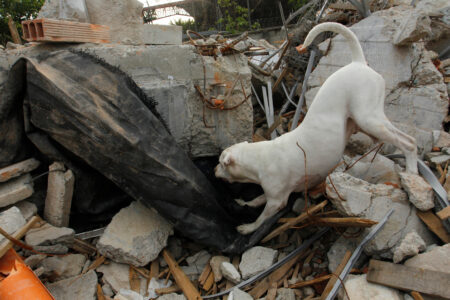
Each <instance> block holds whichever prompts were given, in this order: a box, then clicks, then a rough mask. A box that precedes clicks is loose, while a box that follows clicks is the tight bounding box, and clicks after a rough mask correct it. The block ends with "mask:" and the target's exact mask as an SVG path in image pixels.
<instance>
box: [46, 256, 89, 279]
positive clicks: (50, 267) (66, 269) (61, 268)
mask: <svg viewBox="0 0 450 300" xmlns="http://www.w3.org/2000/svg"><path fill="white" fill-rule="evenodd" d="M85 262H86V257H85V256H84V255H82V254H69V255H66V256H62V257H57V256H53V257H48V258H46V259H44V260H42V262H41V263H40V264H39V266H40V267H43V268H44V269H45V273H44V274H46V275H48V276H50V275H56V276H57V278H58V279H65V278H70V277H74V276H77V275H79V274H80V273H81V270H82V269H83V266H84V263H85Z"/></svg>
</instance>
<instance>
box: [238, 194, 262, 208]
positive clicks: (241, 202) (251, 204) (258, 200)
mask: <svg viewBox="0 0 450 300" xmlns="http://www.w3.org/2000/svg"><path fill="white" fill-rule="evenodd" d="M234 201H236V202H237V204H239V205H240V206H249V207H260V206H261V205H263V204H265V203H266V202H267V200H266V195H265V194H262V195H261V196H258V197H256V198H255V199H253V200H252V201H248V202H245V201H244V200H241V199H235V200H234Z"/></svg>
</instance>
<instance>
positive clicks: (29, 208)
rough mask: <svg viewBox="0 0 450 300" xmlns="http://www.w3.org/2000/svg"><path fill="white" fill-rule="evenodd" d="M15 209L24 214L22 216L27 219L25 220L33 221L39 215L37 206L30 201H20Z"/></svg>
mask: <svg viewBox="0 0 450 300" xmlns="http://www.w3.org/2000/svg"><path fill="white" fill-rule="evenodd" d="M14 206H15V207H17V208H18V209H19V210H20V212H21V213H22V216H23V217H24V218H25V220H27V221H28V220H29V219H31V217H33V216H34V215H36V214H37V206H36V204H34V203H32V202H29V201H20V202H17V203H15V204H14Z"/></svg>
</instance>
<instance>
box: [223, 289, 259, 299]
mask: <svg viewBox="0 0 450 300" xmlns="http://www.w3.org/2000/svg"><path fill="white" fill-rule="evenodd" d="M228 298H229V299H230V298H231V300H253V297H252V296H250V294H248V293H246V292H244V291H241V290H240V289H234V290H232V291H231V293H230V296H229V297H228Z"/></svg>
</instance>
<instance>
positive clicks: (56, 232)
mask: <svg viewBox="0 0 450 300" xmlns="http://www.w3.org/2000/svg"><path fill="white" fill-rule="evenodd" d="M74 235H75V231H74V230H73V229H72V228H67V227H55V226H52V225H50V224H48V223H46V224H44V225H42V226H41V227H38V228H32V229H30V230H29V231H28V232H27V234H26V235H25V242H26V243H27V244H28V245H31V246H47V245H55V244H58V243H59V242H61V241H65V240H69V239H70V238H73V237H74Z"/></svg>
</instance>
